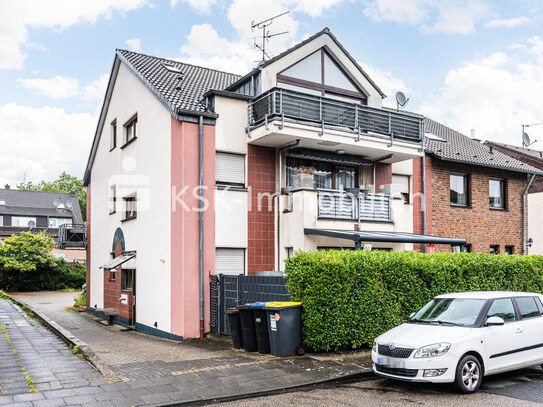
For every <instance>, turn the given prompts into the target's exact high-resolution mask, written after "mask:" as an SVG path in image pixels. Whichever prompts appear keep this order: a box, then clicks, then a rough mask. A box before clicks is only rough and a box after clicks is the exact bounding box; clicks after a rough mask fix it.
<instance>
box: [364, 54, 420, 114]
mask: <svg viewBox="0 0 543 407" xmlns="http://www.w3.org/2000/svg"><path fill="white" fill-rule="evenodd" d="M358 63H359V65H360V66H361V67H362V69H364V71H365V72H366V73H367V74H368V76H369V77H370V78H371V79H372V80H373V81H374V82H375V84H376V85H377V86H379V88H380V89H381V90H382V91H383V93H384V94H385V95H387V96H388V97H387V98H386V99H384V100H383V105H384V106H388V107H396V99H395V98H394V95H395V94H396V92H398V91H402V92H407V91H409V90H410V88H409V87H408V86H407V85H406V84H405V82H404V81H403V80H402V79H401V78H397V77H395V76H394V75H393V74H392V73H391V72H387V71H382V70H379V69H377V68H374V67H371V66H369V65H366V64H364V63H362V62H358Z"/></svg>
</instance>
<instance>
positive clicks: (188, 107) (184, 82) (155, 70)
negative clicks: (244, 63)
mask: <svg viewBox="0 0 543 407" xmlns="http://www.w3.org/2000/svg"><path fill="white" fill-rule="evenodd" d="M116 53H117V56H118V57H119V58H120V59H121V60H122V61H123V62H124V63H126V64H127V65H128V67H129V68H131V69H132V71H134V73H136V74H137V75H138V76H139V77H140V78H141V79H142V80H143V81H144V82H145V84H146V85H147V86H148V87H149V88H151V90H152V91H153V90H154V91H155V92H156V94H157V96H159V98H161V99H162V100H163V101H164V102H166V103H167V104H169V105H170V107H172V108H174V109H175V111H176V112H177V111H179V110H181V111H185V112H205V111H206V109H205V106H203V105H202V104H201V103H200V102H201V100H202V99H203V95H204V93H206V92H207V91H209V90H211V89H216V90H223V89H225V88H226V87H227V86H228V85H230V84H232V83H234V82H235V81H237V80H238V79H239V78H240V76H239V75H235V74H232V73H227V72H221V71H217V70H215V69H209V68H204V67H201V66H195V65H190V64H186V63H184V62H179V61H175V60H171V59H165V58H158V57H153V56H150V55H145V54H139V53H137V52H132V51H127V50H123V49H118V50H117V52H116ZM168 67H171V68H170V69H168Z"/></svg>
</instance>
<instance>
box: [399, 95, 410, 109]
mask: <svg viewBox="0 0 543 407" xmlns="http://www.w3.org/2000/svg"><path fill="white" fill-rule="evenodd" d="M407 102H409V98H406V97H405V95H404V93H403V92H399V91H398V92H396V104H397V108H398V110H400V106H401V107H404V106H405V105H406V104H407Z"/></svg>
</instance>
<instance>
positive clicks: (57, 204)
mask: <svg viewBox="0 0 543 407" xmlns="http://www.w3.org/2000/svg"><path fill="white" fill-rule="evenodd" d="M53 205H55V207H57V206H59V205H60V199H55V200H54V201H53Z"/></svg>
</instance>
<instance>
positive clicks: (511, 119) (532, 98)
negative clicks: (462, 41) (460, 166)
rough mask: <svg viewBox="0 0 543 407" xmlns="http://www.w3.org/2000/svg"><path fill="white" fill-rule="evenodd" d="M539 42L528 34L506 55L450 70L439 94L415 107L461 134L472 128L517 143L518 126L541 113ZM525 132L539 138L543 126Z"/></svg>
mask: <svg viewBox="0 0 543 407" xmlns="http://www.w3.org/2000/svg"><path fill="white" fill-rule="evenodd" d="M539 46H540V39H539V37H537V38H535V37H534V38H532V39H530V40H528V41H526V44H524V49H520V48H516V49H514V50H512V51H510V52H512V53H513V54H511V55H507V54H505V53H494V54H491V55H489V56H488V57H485V58H481V59H478V60H475V61H472V62H468V63H465V64H464V65H463V66H461V67H459V68H456V69H452V70H450V71H449V72H448V73H447V75H446V78H445V83H444V86H443V87H442V88H441V89H440V90H439V93H438V94H436V95H434V96H433V97H432V98H431V100H430V101H429V102H428V103H427V104H425V105H423V106H421V107H420V109H419V111H420V112H421V113H424V114H426V115H427V116H429V117H430V118H434V119H436V120H438V121H442V122H443V123H446V124H448V125H450V126H451V127H453V128H454V129H456V130H458V131H460V132H462V133H464V134H469V132H470V129H472V128H474V129H476V131H477V136H478V138H481V139H489V140H497V141H501V142H505V143H512V144H517V145H518V144H519V143H520V132H521V130H520V129H521V125H522V124H527V123H534V122H539V121H541V118H542V117H543V104H541V103H540V99H541V95H542V94H543V66H542V65H541V62H540V61H539V60H538V47H539ZM517 53H518V54H517ZM531 131H532V132H533V136H534V137H533V138H538V139H539V140H541V141H543V126H541V128H538V127H534V128H533V129H531ZM538 133H539V136H538Z"/></svg>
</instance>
